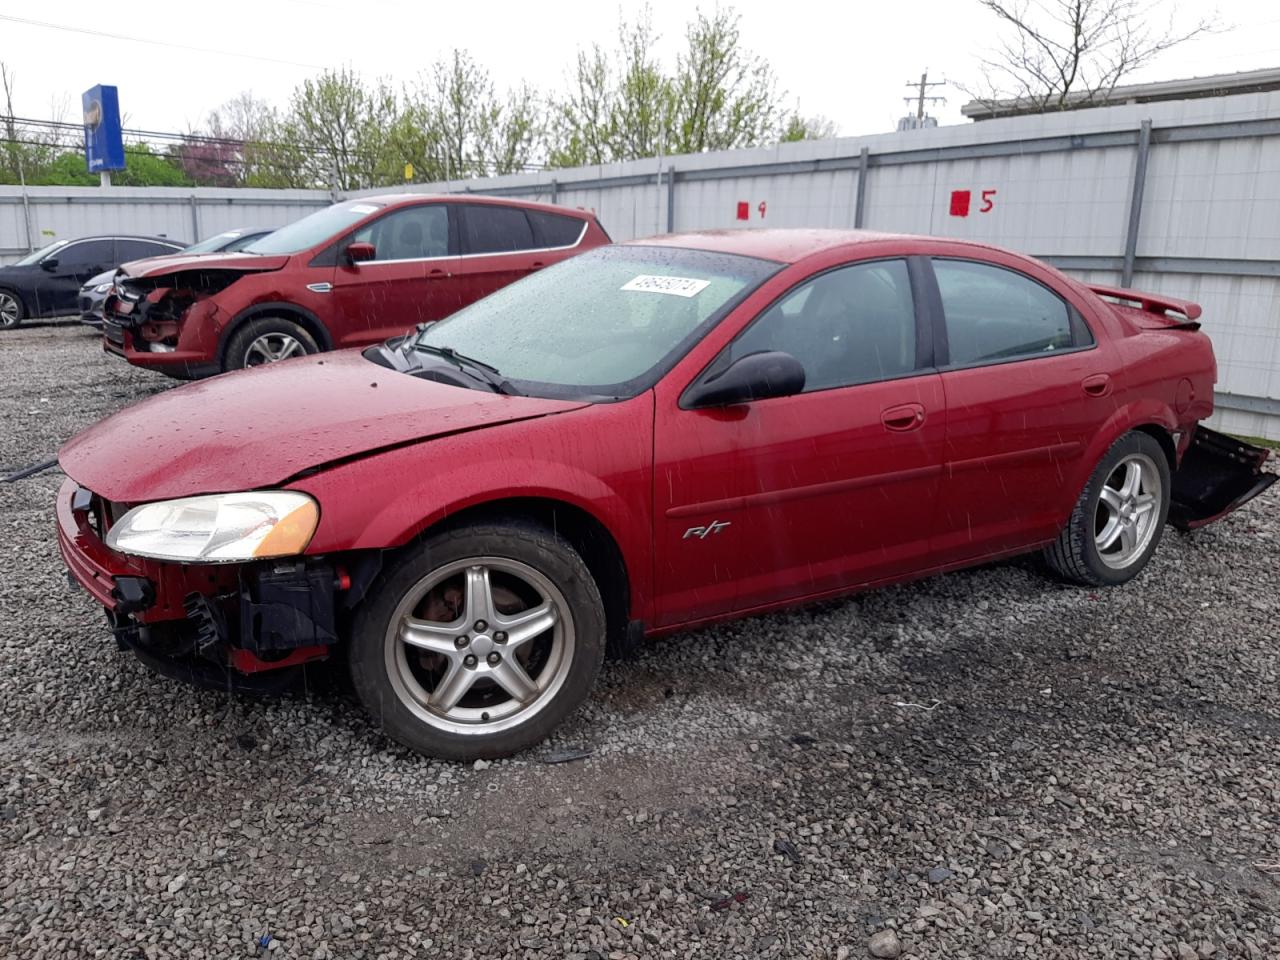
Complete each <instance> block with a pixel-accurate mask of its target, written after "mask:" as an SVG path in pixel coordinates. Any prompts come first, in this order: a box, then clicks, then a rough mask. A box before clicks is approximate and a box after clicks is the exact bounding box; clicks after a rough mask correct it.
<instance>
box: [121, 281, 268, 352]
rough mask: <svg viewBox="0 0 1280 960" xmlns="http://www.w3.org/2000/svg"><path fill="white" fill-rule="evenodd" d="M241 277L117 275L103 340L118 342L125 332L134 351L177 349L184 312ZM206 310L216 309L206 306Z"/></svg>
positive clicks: (167, 350)
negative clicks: (131, 341) (105, 337)
mask: <svg viewBox="0 0 1280 960" xmlns="http://www.w3.org/2000/svg"><path fill="white" fill-rule="evenodd" d="M242 276H244V274H243V273H242V272H241V271H233V270H185V271H183V272H181V273H175V274H171V275H168V276H159V277H127V276H117V277H116V281H115V290H114V298H113V300H112V302H111V312H110V314H109V319H108V320H107V327H108V332H107V338H108V340H110V341H111V342H114V343H122V342H123V338H124V334H125V331H128V334H129V336H130V337H131V338H132V340H133V346H134V347H135V349H147V350H150V351H152V352H153V353H172V352H173V351H174V350H176V349H177V347H178V334H179V325H180V324H181V322H182V321H183V319H184V318H185V317H186V315H187V311H189V310H191V309H192V308H193V307H194V306H196V304H200V303H203V302H204V301H207V300H208V299H209V298H210V297H212V296H213V295H214V294H216V293H220V292H222V291H223V290H225V289H226V288H227V287H229V286H230V285H231V284H232V283H234V282H235V281H236V280H238V279H240V278H241V277H242ZM208 309H211V310H216V309H217V307H216V306H215V305H214V304H212V303H210V304H208ZM113 334H114V336H113Z"/></svg>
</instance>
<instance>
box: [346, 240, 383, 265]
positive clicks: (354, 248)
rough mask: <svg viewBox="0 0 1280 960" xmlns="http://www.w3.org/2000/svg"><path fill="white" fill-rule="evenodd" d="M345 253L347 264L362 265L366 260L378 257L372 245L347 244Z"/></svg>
mask: <svg viewBox="0 0 1280 960" xmlns="http://www.w3.org/2000/svg"><path fill="white" fill-rule="evenodd" d="M346 252H347V262H348V263H363V262H364V261H366V260H372V259H373V258H374V257H376V256H377V255H378V251H377V249H376V248H375V247H374V245H373V244H372V243H348V244H347V251H346Z"/></svg>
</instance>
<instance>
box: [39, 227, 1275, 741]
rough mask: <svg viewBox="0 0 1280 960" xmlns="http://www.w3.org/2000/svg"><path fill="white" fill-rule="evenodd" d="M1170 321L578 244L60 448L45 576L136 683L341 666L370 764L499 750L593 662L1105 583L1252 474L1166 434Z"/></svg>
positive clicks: (1187, 310)
mask: <svg viewBox="0 0 1280 960" xmlns="http://www.w3.org/2000/svg"><path fill="white" fill-rule="evenodd" d="M1199 312H1200V310H1199V307H1197V306H1196V305H1194V304H1191V303H1185V302H1181V301H1177V300H1172V299H1168V298H1162V297H1158V296H1151V295H1147V294H1141V293H1135V292H1132V291H1119V290H1108V289H1101V288H1092V289H1091V288H1089V287H1086V286H1084V285H1082V284H1081V283H1078V282H1076V281H1074V280H1071V279H1068V278H1067V277H1065V276H1063V275H1062V274H1061V273H1058V272H1057V271H1055V270H1053V269H1051V268H1050V267H1047V266H1045V265H1044V264H1041V263H1038V262H1036V261H1034V260H1031V259H1028V258H1026V257H1022V256H1018V255H1015V254H1012V253H1007V252H1004V251H1001V250H997V249H994V248H991V247H986V246H980V245H977V244H972V243H962V242H957V241H950V240H932V239H926V238H915V237H895V236H882V235H876V234H868V233H835V232H819V231H794V232H789V231H779V232H772V231H763V232H730V233H706V234H693V235H687V236H677V237H664V238H660V239H656V240H649V241H643V242H639V243H634V244H625V245H620V246H612V247H603V248H600V249H598V250H594V251H591V252H589V253H586V254H583V255H582V256H579V257H575V258H574V259H572V260H569V261H567V262H565V263H562V264H560V265H558V266H556V267H554V268H550V269H548V270H545V271H543V272H541V273H539V274H537V275H536V276H533V277H530V278H528V279H526V280H523V281H521V282H519V283H516V284H513V285H511V286H509V287H506V288H505V289H503V290H501V291H499V292H498V293H496V294H494V295H492V296H490V297H488V298H486V299H484V300H482V301H480V302H478V303H476V304H474V305H472V306H470V307H468V308H466V309H464V310H462V311H460V312H458V313H456V314H454V315H453V316H451V317H449V318H447V319H445V320H442V321H440V322H439V323H436V324H433V325H431V326H428V327H426V328H425V329H423V330H421V331H417V332H414V333H413V334H411V335H408V336H404V337H401V338H397V339H393V340H390V341H388V342H387V343H385V344H383V345H380V346H377V347H371V348H369V349H367V350H365V351H364V352H363V353H361V352H357V351H346V352H342V353H338V354H333V355H329V356H323V357H307V358H301V359H297V360H294V361H291V362H288V363H283V364H279V365H275V366H273V367H271V368H266V369H261V370H252V371H248V372H245V373H242V374H237V375H234V376H229V377H221V378H218V379H216V380H212V381H208V382H205V383H201V384H195V385H191V386H188V387H183V388H180V389H178V390H174V391H170V392H168V393H164V394H161V395H159V396H156V397H153V398H151V399H149V400H147V401H145V402H143V403H140V404H138V405H137V406H135V407H132V408H130V409H128V410H125V411H123V412H122V413H119V414H117V415H116V416H114V417H111V418H110V419H108V420H105V421H103V422H102V423H100V424H98V425H97V426H95V427H93V428H92V429H90V430H89V431H87V432H86V433H84V434H82V435H80V436H79V437H77V438H75V439H74V440H72V441H71V442H70V443H68V444H67V445H66V446H65V447H64V448H63V450H62V453H61V462H62V465H63V467H64V469H65V470H66V473H67V475H68V477H69V479H68V480H67V482H66V484H65V485H64V487H63V489H62V491H61V494H60V496H59V501H58V520H59V525H60V541H61V548H62V553H63V556H64V557H65V558H66V562H67V564H68V566H69V567H70V568H71V570H72V572H73V574H74V575H75V576H76V578H77V579H78V580H79V581H80V582H81V583H82V584H84V585H85V587H86V588H87V589H88V590H89V592H90V593H92V594H93V596H94V597H96V598H97V600H98V601H99V602H100V603H102V604H103V606H105V607H106V608H107V611H108V616H109V618H110V621H111V623H112V626H113V628H114V632H115V635H116V637H117V639H118V640H119V642H120V644H121V645H122V646H124V647H129V648H132V649H133V650H135V651H137V653H138V654H139V655H140V656H142V657H143V658H144V659H145V660H147V662H149V663H151V664H152V665H154V666H155V667H157V668H158V669H161V670H164V671H166V672H170V673H175V674H180V675H182V676H185V677H189V678H194V679H197V680H202V681H206V682H210V683H215V684H218V685H220V686H224V687H225V686H226V685H227V683H228V682H238V683H241V684H243V685H253V684H259V685H267V684H270V683H271V682H272V681H273V679H275V678H284V677H287V676H288V675H289V674H290V672H291V670H294V671H296V670H299V669H302V665H303V664H305V663H307V662H308V661H311V660H315V659H319V658H325V657H331V656H342V657H345V658H347V660H348V661H349V664H350V669H351V672H352V675H353V677H354V682H355V687H356V690H357V691H358V692H359V695H360V697H361V699H362V700H363V701H364V703H365V705H366V706H367V708H368V710H369V713H370V715H371V716H372V717H373V718H374V719H375V721H376V722H377V723H379V724H380V725H381V726H382V727H383V729H384V730H386V732H387V733H388V734H390V735H391V736H392V737H394V738H395V739H397V740H399V741H400V742H402V743H404V744H407V745H409V746H410V747H412V748H414V749H416V750H420V751H422V752H424V753H428V754H432V755H436V756H441V757H452V758H473V757H495V756H501V755H506V754H510V753H512V752H514V751H517V750H520V749H522V748H525V747H528V746H530V745H531V744H534V743H536V742H538V741H539V740H541V739H542V738H543V737H545V736H546V735H547V734H548V733H549V732H550V731H551V730H553V729H554V728H555V726H556V725H557V724H558V723H560V722H561V721H562V720H563V719H564V718H565V716H566V715H567V714H569V713H570V712H571V711H572V710H573V709H574V708H575V707H577V706H578V704H580V703H581V702H582V701H583V699H584V698H585V697H586V696H587V694H588V691H589V690H590V688H591V685H592V682H593V681H594V679H595V677H596V673H597V671H598V670H599V668H600V663H601V660H602V658H603V656H604V652H605V648H606V645H612V646H617V647H622V648H625V647H626V646H627V645H629V644H633V643H635V642H638V641H639V640H640V639H641V638H643V637H645V636H649V635H653V634H658V633H664V632H669V631H674V630H680V629H684V628H686V627H689V626H691V625H694V624H700V623H706V622H708V621H713V620H718V619H724V618H730V617H740V616H743V615H745V614H749V613H756V612H759V611H762V610H769V609H772V608H776V607H781V606H785V605H791V604H798V603H806V602H810V601H813V600H818V599H821V598H824V597H831V596H834V595H838V594H842V593H846V592H849V591H852V590H858V589H863V588H866V587H872V586H876V585H879V584H886V583H895V582H899V581H903V580H906V579H909V578H913V577H920V576H925V575H928V574H933V573H938V572H941V571H945V570H953V569H956V568H958V567H964V566H969V565H973V564H978V563H986V562H988V561H990V560H993V559H995V558H998V557H1007V556H1010V555H1013V554H1019V553H1025V552H1028V551H1042V552H1043V554H1044V557H1045V559H1046V561H1047V563H1048V566H1049V567H1050V568H1052V569H1053V570H1054V571H1056V572H1057V573H1058V574H1060V575H1062V576H1064V577H1066V578H1068V579H1070V580H1073V581H1075V582H1078V583H1084V584H1091V585H1106V584H1119V583H1124V582H1125V581H1127V580H1129V579H1130V578H1132V577H1133V576H1135V575H1136V574H1137V573H1138V572H1139V571H1140V570H1141V569H1142V568H1143V567H1144V566H1145V565H1146V563H1147V561H1148V560H1149V559H1150V557H1151V555H1152V553H1153V552H1154V551H1155V549H1156V546H1157V544H1158V543H1159V541H1160V537H1161V533H1162V531H1163V529H1164V527H1165V522H1166V517H1167V518H1168V519H1169V520H1170V521H1171V522H1173V523H1175V524H1176V525H1178V526H1181V527H1184V528H1189V527H1194V526H1197V525H1199V524H1201V523H1204V522H1207V521H1208V520H1210V519H1213V518H1214V517H1216V516H1220V515H1221V514H1223V513H1225V512H1227V511H1229V510H1231V509H1234V508H1235V507H1237V506H1239V505H1240V504H1241V503H1243V502H1245V501H1246V500H1248V499H1249V498H1250V497H1252V496H1254V495H1255V494H1257V493H1258V492H1259V491H1261V490H1262V489H1265V487H1266V486H1267V485H1268V484H1269V483H1270V482H1272V481H1273V480H1274V479H1275V477H1274V476H1272V475H1270V474H1267V473H1263V472H1261V466H1262V462H1263V460H1264V459H1265V457H1266V453H1265V451H1262V450H1259V449H1257V448H1254V447H1250V446H1248V445H1246V444H1243V443H1239V442H1237V441H1234V440H1231V439H1229V438H1226V437H1223V436H1221V435H1219V434H1215V433H1213V432H1211V431H1208V430H1205V429H1204V428H1202V427H1199V426H1198V421H1200V420H1201V419H1203V418H1204V417H1206V416H1208V415H1209V413H1210V412H1211V409H1212V397H1213V393H1212V388H1213V381H1214V375H1215V366H1214V359H1213V352H1212V350H1211V348H1210V345H1209V340H1208V339H1207V338H1206V337H1205V336H1204V335H1203V334H1201V333H1199V332H1198V329H1197V328H1198V326H1199V324H1198V323H1197V322H1196V317H1197V316H1198V315H1199ZM143 445H145V447H146V449H145V453H144V452H143V450H142V447H143Z"/></svg>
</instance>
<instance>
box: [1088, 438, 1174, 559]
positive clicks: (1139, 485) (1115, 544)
mask: <svg viewBox="0 0 1280 960" xmlns="http://www.w3.org/2000/svg"><path fill="white" fill-rule="evenodd" d="M1162 496H1163V490H1162V489H1161V483H1160V471H1159V470H1158V469H1157V468H1156V465H1155V463H1154V462H1153V461H1152V460H1151V458H1150V457H1148V456H1147V455H1146V454H1143V453H1132V454H1130V455H1129V456H1127V457H1125V458H1124V459H1123V460H1121V461H1120V462H1119V463H1117V464H1116V465H1115V467H1114V468H1113V469H1112V471H1111V473H1110V474H1109V475H1108V476H1107V479H1106V482H1105V483H1103V485H1102V493H1101V494H1100V496H1099V497H1098V507H1097V512H1096V513H1095V515H1094V525H1093V528H1094V543H1095V544H1096V546H1097V548H1098V557H1099V558H1100V559H1101V560H1102V562H1103V563H1105V564H1106V565H1107V566H1108V567H1111V568H1112V569H1113V570H1123V569H1124V568H1126V567H1128V566H1129V565H1130V564H1132V563H1133V562H1134V561H1135V560H1137V559H1138V558H1139V557H1141V556H1142V555H1143V553H1144V551H1145V550H1146V549H1147V546H1148V544H1150V543H1151V538H1152V537H1153V536H1155V534H1156V531H1157V529H1158V525H1159V522H1160V504H1161V497H1162Z"/></svg>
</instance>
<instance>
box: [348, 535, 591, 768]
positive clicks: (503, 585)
mask: <svg viewBox="0 0 1280 960" xmlns="http://www.w3.org/2000/svg"><path fill="white" fill-rule="evenodd" d="M604 647H605V615H604V604H603V603H602V602H601V599H600V591H599V589H598V588H597V586H596V583H595V580H594V579H593V578H592V576H591V573H590V571H589V570H588V569H587V566H586V564H585V563H583V561H582V558H581V557H580V556H579V555H578V554H577V552H576V551H574V549H573V548H572V547H571V546H570V545H569V544H568V543H567V542H566V541H564V540H563V539H561V538H560V537H558V536H556V535H555V534H554V533H552V532H550V531H548V530H545V529H543V528H541V527H538V526H534V525H526V524H521V523H509V524H503V523H496V524H484V525H480V526H473V527H462V528H459V529H456V530H450V531H446V532H444V533H439V534H436V535H435V536H433V537H431V538H429V539H427V540H425V541H423V542H421V543H419V544H416V545H414V546H412V547H410V548H408V549H407V550H406V551H404V552H403V553H402V554H401V555H400V557H399V559H398V561H397V562H396V563H395V565H394V566H392V567H391V568H389V572H388V573H387V574H386V575H385V576H384V577H383V578H382V579H381V580H380V581H379V582H378V583H377V584H375V586H374V588H373V589H372V590H371V591H370V593H369V596H368V598H366V600H365V601H364V603H363V604H361V606H360V609H359V610H358V611H357V612H356V616H355V619H354V622H353V624H352V630H351V648H350V652H349V655H350V665H351V679H352V683H353V685H354V687H355V690H356V693H357V695H358V696H359V697H360V701H361V702H362V703H363V704H364V707H365V710H367V711H368V713H369V716H370V717H371V718H372V719H373V720H374V722H375V723H377V724H379V725H380V726H381V727H382V729H383V731H384V732H385V733H386V734H387V735H388V736H390V737H391V738H392V739H394V740H397V741H399V742H400V743H402V744H404V745H405V746H406V747H409V748H410V749H411V750H416V751H417V752H419V753H422V754H425V755H427V756H432V757H440V758H442V759H447V760H475V759H480V758H484V759H492V758H496V757H505V756H510V755H511V754H513V753H516V752H518V751H520V750H524V749H526V748H528V747H531V746H533V745H534V744H537V743H539V742H541V741H542V740H544V739H545V738H546V737H547V736H548V735H549V734H550V733H551V732H552V731H553V730H554V729H555V728H556V727H558V726H559V725H560V723H561V722H563V721H564V719H565V718H566V717H568V716H569V715H570V714H571V713H572V712H573V711H574V710H576V709H577V708H578V706H579V705H580V704H581V703H582V702H583V701H584V700H585V699H586V698H587V695H588V694H589V693H590V691H591V686H592V684H593V683H594V682H595V679H596V675H597V674H598V673H599V671H600V665H601V663H602V661H603V660H604Z"/></svg>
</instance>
